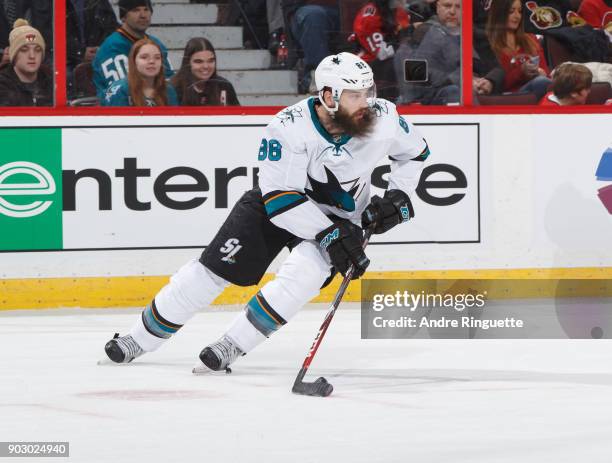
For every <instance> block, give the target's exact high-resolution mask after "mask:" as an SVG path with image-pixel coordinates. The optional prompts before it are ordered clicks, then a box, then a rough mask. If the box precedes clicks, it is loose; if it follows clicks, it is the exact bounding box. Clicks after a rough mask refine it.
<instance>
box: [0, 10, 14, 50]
mask: <svg viewBox="0 0 612 463" xmlns="http://www.w3.org/2000/svg"><path fill="white" fill-rule="evenodd" d="M10 30H11V26H9V20H8V18H7V16H6V13H5V11H4V2H3V0H0V50H2V49H4V48H6V47H8V44H9V40H8V36H9V31H10Z"/></svg>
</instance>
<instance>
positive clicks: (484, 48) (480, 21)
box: [472, 0, 505, 101]
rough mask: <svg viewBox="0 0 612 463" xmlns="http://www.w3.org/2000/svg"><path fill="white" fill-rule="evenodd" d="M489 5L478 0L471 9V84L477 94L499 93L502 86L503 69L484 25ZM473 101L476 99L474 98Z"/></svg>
mask: <svg viewBox="0 0 612 463" xmlns="http://www.w3.org/2000/svg"><path fill="white" fill-rule="evenodd" d="M490 7H491V1H490V0H480V1H476V2H474V6H473V10H472V19H473V21H472V24H473V26H472V31H473V42H474V49H473V55H472V56H473V58H472V69H473V73H474V78H473V79H472V86H473V89H474V93H476V94H478V95H492V94H499V93H501V92H502V91H503V88H504V75H505V74H504V70H503V69H502V67H501V66H500V64H499V61H497V57H496V56H495V53H493V50H491V46H490V45H489V40H488V39H487V34H486V33H485V25H486V22H487V14H488V11H489V8H490ZM474 101H477V99H476V98H475V99H474Z"/></svg>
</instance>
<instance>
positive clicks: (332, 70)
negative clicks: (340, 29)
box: [315, 52, 376, 113]
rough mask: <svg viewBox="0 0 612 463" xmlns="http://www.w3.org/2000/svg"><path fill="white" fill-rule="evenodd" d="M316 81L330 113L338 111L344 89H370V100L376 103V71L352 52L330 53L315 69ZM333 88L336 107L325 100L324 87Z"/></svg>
mask: <svg viewBox="0 0 612 463" xmlns="http://www.w3.org/2000/svg"><path fill="white" fill-rule="evenodd" d="M315 83H316V84H317V91H318V92H319V99H320V100H321V104H323V106H324V107H325V109H327V110H328V111H329V112H330V113H335V112H336V111H338V107H339V104H340V95H342V91H343V90H369V93H368V102H369V103H370V105H373V104H374V100H375V98H376V86H375V84H374V73H373V72H372V68H371V67H370V65H369V64H368V63H366V62H365V61H364V60H362V59H361V58H359V56H357V55H354V54H352V53H347V52H342V53H338V54H337V55H330V56H327V57H325V58H323V60H322V61H321V62H320V63H319V65H318V66H317V69H316V70H315ZM325 87H329V88H331V91H332V98H333V99H334V107H332V108H330V107H328V106H327V105H326V104H325V101H324V100H323V89H324V88H325Z"/></svg>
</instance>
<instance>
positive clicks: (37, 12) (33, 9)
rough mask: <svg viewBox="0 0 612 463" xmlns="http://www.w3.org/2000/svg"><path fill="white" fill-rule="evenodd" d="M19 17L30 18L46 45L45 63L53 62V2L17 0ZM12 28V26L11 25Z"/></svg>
mask: <svg viewBox="0 0 612 463" xmlns="http://www.w3.org/2000/svg"><path fill="white" fill-rule="evenodd" d="M17 7H18V8H17V17H18V18H27V17H29V18H30V21H29V22H30V25H31V26H32V27H33V28H34V29H37V30H38V31H40V33H41V34H42V36H43V38H44V39H45V43H46V44H47V47H46V52H45V63H48V64H51V63H52V62H53V2H52V1H51V0H17ZM11 27H12V25H11Z"/></svg>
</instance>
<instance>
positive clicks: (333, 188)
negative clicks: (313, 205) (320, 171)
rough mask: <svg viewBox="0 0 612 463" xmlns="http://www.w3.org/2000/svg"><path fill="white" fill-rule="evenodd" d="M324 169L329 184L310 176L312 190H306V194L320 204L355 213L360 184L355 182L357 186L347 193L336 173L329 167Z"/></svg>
mask: <svg viewBox="0 0 612 463" xmlns="http://www.w3.org/2000/svg"><path fill="white" fill-rule="evenodd" d="M323 167H324V168H325V174H326V175H327V183H324V182H319V181H318V180H315V179H314V178H312V177H311V176H310V175H309V176H308V181H309V182H310V186H311V187H312V190H309V189H308V188H306V189H305V190H304V191H305V192H306V194H307V195H308V196H309V197H310V198H312V200H313V201H316V202H317V203H319V204H327V205H328V206H333V207H337V208H338V209H342V210H345V211H348V212H352V211H354V210H355V194H356V193H357V190H358V189H359V182H354V183H355V185H354V186H353V187H352V188H351V190H350V191H348V192H347V191H345V190H344V188H342V185H340V182H339V181H338V179H337V178H336V176H335V175H334V173H333V172H332V171H331V170H329V169H328V168H327V166H323ZM349 183H350V182H349Z"/></svg>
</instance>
